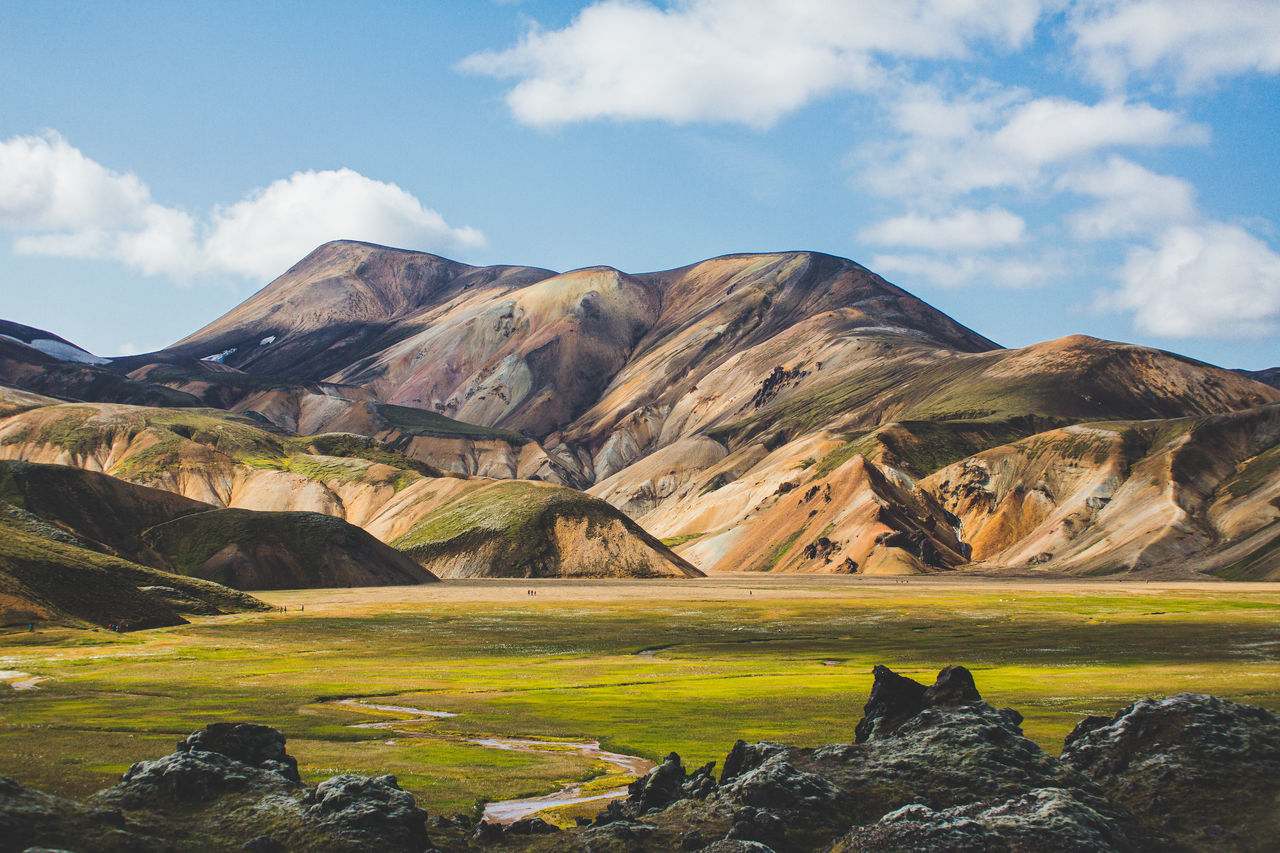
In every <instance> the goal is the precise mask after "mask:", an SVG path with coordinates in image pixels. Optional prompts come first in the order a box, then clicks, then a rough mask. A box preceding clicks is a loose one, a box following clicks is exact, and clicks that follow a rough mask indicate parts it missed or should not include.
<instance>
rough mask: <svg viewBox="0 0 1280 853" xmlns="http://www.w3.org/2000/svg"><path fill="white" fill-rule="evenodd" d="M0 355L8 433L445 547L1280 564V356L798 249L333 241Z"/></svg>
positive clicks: (13, 454)
mask: <svg viewBox="0 0 1280 853" xmlns="http://www.w3.org/2000/svg"><path fill="white" fill-rule="evenodd" d="M0 383H3V384H4V385H5V386H7V388H6V389H5V390H3V391H0V394H3V398H4V403H0V458H6V459H14V460H26V461H31V462H39V463H52V464H56V465H62V466H71V467H77V468H82V469H86V470H90V471H96V472H102V473H105V474H108V475H111V476H113V477H116V478H119V479H123V480H128V481H131V482H133V483H138V484H142V485H146V486H150V487H156V488H160V489H164V490H167V491H169V492H173V493H177V494H181V495H183V496H185V497H187V498H189V499H193V500H196V501H201V502H203V503H204V504H206V505H209V506H211V507H214V508H235V509H242V510H252V511H255V512H271V513H286V512H299V511H305V512H313V513H322V514H325V515H328V516H333V517H337V518H339V519H343V520H345V521H346V522H349V523H351V524H353V525H356V526H358V527H361V528H363V529H364V530H365V531H367V532H368V533H370V534H372V536H373V537H376V538H377V539H379V540H381V541H382V542H385V543H387V544H389V545H391V546H393V547H394V548H396V549H399V550H400V551H401V552H402V553H403V554H405V555H407V556H408V557H410V558H412V559H413V560H414V561H416V563H417V564H418V565H420V566H421V567H423V568H425V569H427V570H429V571H431V572H434V573H435V574H437V575H440V576H442V577H450V576H452V577H458V576H486V575H508V576H545V575H562V576H563V575H572V576H610V575H620V574H626V575H632V574H640V575H645V576H673V575H674V576H689V575H694V574H698V573H700V571H712V572H715V571H791V572H857V573H872V574H877V573H918V572H934V571H954V570H960V569H963V570H966V571H983V572H999V573H1009V572H1015V573H1060V572H1067V573H1072V574H1087V575H1102V574H1115V573H1135V572H1136V573H1139V574H1142V575H1144V576H1162V577H1166V576H1168V577H1172V576H1193V575H1201V574H1210V575H1217V576H1221V577H1230V578H1252V579H1263V578H1280V389H1277V387H1275V385H1276V371H1275V370H1274V369H1273V370H1269V371H1258V372H1255V373H1246V372H1243V371H1233V370H1227V369H1223V368H1219V367H1215V366H1213V365H1209V364H1205V363H1202V362H1198V361H1195V360H1193V359H1189V358H1185V357H1183V356H1179V355H1176V354H1174V353H1170V352H1164V351H1161V350H1155V349H1150V348H1146V347H1140V346H1133V345H1128V344H1121V343H1115V342H1110V341H1104V340H1099V339H1096V338H1089V337H1084V336H1072V337H1067V338H1062V339H1060V340H1056V341H1049V342H1045V343H1041V344H1036V345H1033V346H1029V347H1024V348H1021V349H1005V348H1002V347H1000V346H999V345H997V344H996V343H994V342H992V341H991V340H988V339H987V338H985V337H983V336H982V335H981V334H979V333H978V332H975V331H973V330H971V329H968V328H966V327H964V326H963V325H961V324H959V323H957V322H956V321H955V320H953V319H951V318H949V317H947V316H946V315H944V314H943V313H941V312H939V311H937V310H936V309H934V308H932V307H931V306H929V305H927V304H926V303H924V302H922V301H921V300H919V299H917V298H915V297H914V296H912V295H911V294H909V293H907V292H906V291H904V290H902V289H900V288H898V287H896V286H894V285H892V284H890V283H889V282H887V281H885V280H884V279H882V278H881V277H879V276H877V275H876V274H875V273H873V272H871V271H870V270H868V269H866V268H864V267H862V266H860V265H858V264H856V263H854V262H853V261H849V260H845V259H841V258H836V257H832V256H829V255H823V254H818V253H812V252H786V253H776V254H757V255H731V256H726V257H720V258H714V259H711V260H707V261H703V262H700V263H696V264H693V265H690V266H686V267H681V268H679V269H673V270H666V271H661V272H654V273H643V274H630V273H625V272H622V271H619V270H616V269H613V268H610V267H591V268H587V269H582V270H575V271H571V272H567V273H556V272H553V271H551V270H545V269H539V268H534V267H518V266H493V267H473V266H468V265H465V264H461V263H457V262H454V261H450V260H447V259H445V258H440V257H437V256H434V255H430V254H425V253H419V252H410V251H403V250H398V249H391V248H386V247H382V246H375V245H371V244H365V243H356V242H350V241H339V242H333V243H328V244H325V245H323V246H321V247H319V248H317V249H316V250H315V251H314V252H312V253H311V254H310V255H308V256H307V257H306V258H304V259H302V260H301V261H299V262H298V263H297V264H295V265H294V266H293V267H292V268H291V269H289V270H288V271H287V272H285V273H284V274H283V275H282V276H280V277H279V278H278V279H276V280H275V281H273V282H272V283H271V284H269V285H267V286H266V287H265V288H263V289H262V290H261V291H259V292H258V293H256V294H254V295H253V296H252V297H250V298H249V299H248V300H246V301H245V302H244V303H242V304H241V305H239V306H238V307H236V308H235V309H233V310H232V311H230V312H229V313H227V314H226V315H224V316H223V317H220V318H218V319H216V320H214V321H213V322H212V323H210V324H208V325H207V326H205V327H203V328H201V329H199V330H198V331H196V332H194V333H192V334H191V335H188V336H187V337H186V338H183V339H182V340H180V341H178V342H177V343H175V344H173V345H172V346H170V347H168V348H166V349H164V350H161V351H158V352H154V353H147V354H144V355H136V356H129V357H126V358H118V359H110V360H108V359H100V358H97V357H95V356H92V355H91V354H89V353H87V352H85V351H84V350H82V349H80V348H78V347H76V346H75V345H74V344H72V343H71V342H69V341H65V340H63V339H61V338H59V337H57V336H56V335H54V334H52V333H48V332H43V331H41V330H37V329H31V328H29V327H25V326H19V325H17V324H13V323H7V324H0ZM197 517H198V516H197ZM267 526H268V527H269V526H270V525H267ZM655 537H660V538H661V539H662V541H661V542H659V541H658V539H657V538H655ZM664 543H665V544H664ZM264 580H267V578H259V579H256V581H257V582H261V581H264ZM271 585H272V584H270V583H265V584H262V585H260V586H257V587H254V588H263V587H264V586H271Z"/></svg>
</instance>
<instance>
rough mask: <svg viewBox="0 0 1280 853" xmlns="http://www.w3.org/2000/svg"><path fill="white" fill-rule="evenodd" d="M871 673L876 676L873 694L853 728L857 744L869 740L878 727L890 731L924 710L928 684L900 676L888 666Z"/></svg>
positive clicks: (872, 688) (873, 670)
mask: <svg viewBox="0 0 1280 853" xmlns="http://www.w3.org/2000/svg"><path fill="white" fill-rule="evenodd" d="M871 674H872V675H874V676H875V682H874V683H873V684H872V685H871V697H870V698H869V699H867V704H866V706H865V707H864V708H863V709H862V719H861V720H860V721H859V722H858V725H857V726H856V727H855V728H854V735H855V737H856V739H857V742H858V743H863V742H864V741H866V740H867V739H868V738H870V737H871V735H872V734H873V733H875V732H876V730H877V729H880V730H881V731H891V730H892V729H894V728H896V727H897V725H898V724H899V723H901V722H902V721H903V720H906V719H908V718H910V717H914V716H915V715H916V714H918V713H920V711H921V710H923V709H924V692H925V686H924V685H923V684H921V683H920V682H918V681H916V680H915V679H912V678H907V677H906V676H903V675H898V674H897V673H896V672H894V671H893V670H891V669H889V667H887V666H877V667H875V668H874V669H872V670H871Z"/></svg>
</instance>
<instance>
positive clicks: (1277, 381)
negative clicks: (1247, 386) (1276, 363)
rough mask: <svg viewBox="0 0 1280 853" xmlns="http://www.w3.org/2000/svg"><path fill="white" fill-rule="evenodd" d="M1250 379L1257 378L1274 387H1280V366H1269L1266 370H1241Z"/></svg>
mask: <svg viewBox="0 0 1280 853" xmlns="http://www.w3.org/2000/svg"><path fill="white" fill-rule="evenodd" d="M1238 372H1239V373H1243V374H1244V375H1245V376H1248V377H1249V378H1250V379H1256V380H1258V381H1259V382H1263V383H1265V384H1267V385H1270V386H1271V387H1272V388H1280V367H1268V368H1266V369H1264V370H1241V371H1238Z"/></svg>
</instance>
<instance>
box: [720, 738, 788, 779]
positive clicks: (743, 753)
mask: <svg viewBox="0 0 1280 853" xmlns="http://www.w3.org/2000/svg"><path fill="white" fill-rule="evenodd" d="M784 749H786V747H784V746H783V745H782V744H780V743H772V742H770V741H761V742H760V743H747V742H746V741H745V740H738V741H735V742H734V744H733V747H732V748H731V749H730V750H729V754H728V755H726V756H725V758H724V769H723V770H721V771H720V784H721V785H723V784H725V783H726V782H731V781H733V780H734V779H736V778H738V777H739V776H741V775H742V774H743V773H746V772H747V771H749V770H754V769H756V768H757V767H759V766H760V765H761V764H764V762H765V760H766V759H768V758H769V757H770V756H771V755H774V754H776V753H778V752H781V751H783V750H784Z"/></svg>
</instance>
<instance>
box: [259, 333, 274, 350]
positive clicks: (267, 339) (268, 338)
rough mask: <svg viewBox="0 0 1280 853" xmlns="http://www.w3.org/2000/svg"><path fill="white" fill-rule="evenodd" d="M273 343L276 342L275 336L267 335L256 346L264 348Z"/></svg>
mask: <svg viewBox="0 0 1280 853" xmlns="http://www.w3.org/2000/svg"><path fill="white" fill-rule="evenodd" d="M275 342H276V336H275V335H267V336H266V337H265V338H263V339H262V340H260V341H258V346H260V347H265V346H268V345H270V344H274V343H275Z"/></svg>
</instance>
